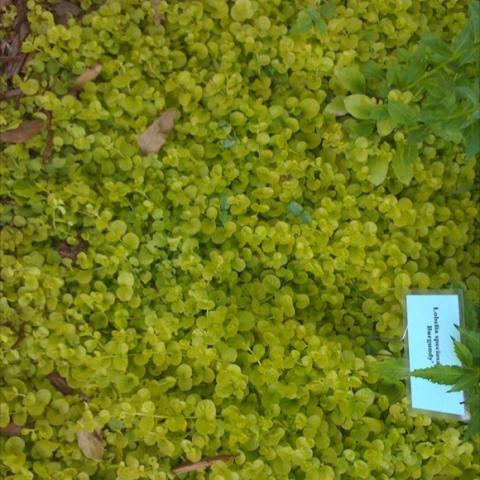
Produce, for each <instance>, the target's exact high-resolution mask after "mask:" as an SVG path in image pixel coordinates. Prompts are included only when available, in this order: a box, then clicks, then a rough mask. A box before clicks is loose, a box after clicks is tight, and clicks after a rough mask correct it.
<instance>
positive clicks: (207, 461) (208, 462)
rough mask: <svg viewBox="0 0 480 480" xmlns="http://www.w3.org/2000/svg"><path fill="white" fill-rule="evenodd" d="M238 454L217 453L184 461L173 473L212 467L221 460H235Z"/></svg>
mask: <svg viewBox="0 0 480 480" xmlns="http://www.w3.org/2000/svg"><path fill="white" fill-rule="evenodd" d="M235 458H236V455H217V456H215V457H207V458H204V459H203V460H200V461H199V462H195V463H184V464H183V465H179V466H178V467H175V468H174V469H173V473H176V474H177V475H179V474H181V473H187V472H194V471H195V470H204V469H205V468H208V467H211V466H212V465H214V464H215V463H219V462H229V461H231V460H235Z"/></svg>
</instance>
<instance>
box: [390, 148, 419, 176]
mask: <svg viewBox="0 0 480 480" xmlns="http://www.w3.org/2000/svg"><path fill="white" fill-rule="evenodd" d="M417 155H418V147H417V146H416V145H412V144H407V145H404V144H399V145H398V146H397V153H396V155H395V158H394V159H393V163H392V167H393V172H394V173H395V175H396V177H397V178H398V180H399V181H400V182H402V183H403V184H404V185H409V184H410V182H411V181H412V178H413V165H414V163H415V160H416V158H417Z"/></svg>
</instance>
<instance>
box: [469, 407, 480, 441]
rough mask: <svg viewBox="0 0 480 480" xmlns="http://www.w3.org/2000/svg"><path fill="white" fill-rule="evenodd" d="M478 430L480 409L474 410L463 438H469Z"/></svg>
mask: <svg viewBox="0 0 480 480" xmlns="http://www.w3.org/2000/svg"><path fill="white" fill-rule="evenodd" d="M478 432H480V410H475V411H473V412H472V416H471V418H470V421H469V422H468V427H467V429H466V430H465V440H470V439H471V438H472V437H473V436H474V435H475V434H477V433H478Z"/></svg>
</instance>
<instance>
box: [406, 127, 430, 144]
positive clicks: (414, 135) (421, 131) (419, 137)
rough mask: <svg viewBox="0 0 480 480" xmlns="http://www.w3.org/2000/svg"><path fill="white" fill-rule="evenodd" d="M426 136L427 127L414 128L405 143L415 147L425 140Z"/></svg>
mask: <svg viewBox="0 0 480 480" xmlns="http://www.w3.org/2000/svg"><path fill="white" fill-rule="evenodd" d="M427 135H428V127H427V126H425V125H422V126H421V127H418V128H415V129H414V130H412V131H411V132H410V133H409V134H408V137H407V143H410V144H413V145H416V144H418V143H420V142H423V140H425V137H426V136H427Z"/></svg>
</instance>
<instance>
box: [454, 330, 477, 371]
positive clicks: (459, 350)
mask: <svg viewBox="0 0 480 480" xmlns="http://www.w3.org/2000/svg"><path fill="white" fill-rule="evenodd" d="M452 341H453V346H454V350H455V354H456V355H457V358H458V359H459V360H460V361H461V362H462V365H464V366H466V367H471V366H472V364H473V355H472V352H471V351H470V350H469V348H468V347H467V346H466V345H465V344H463V343H461V342H459V341H457V340H455V339H454V338H453V337H452Z"/></svg>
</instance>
